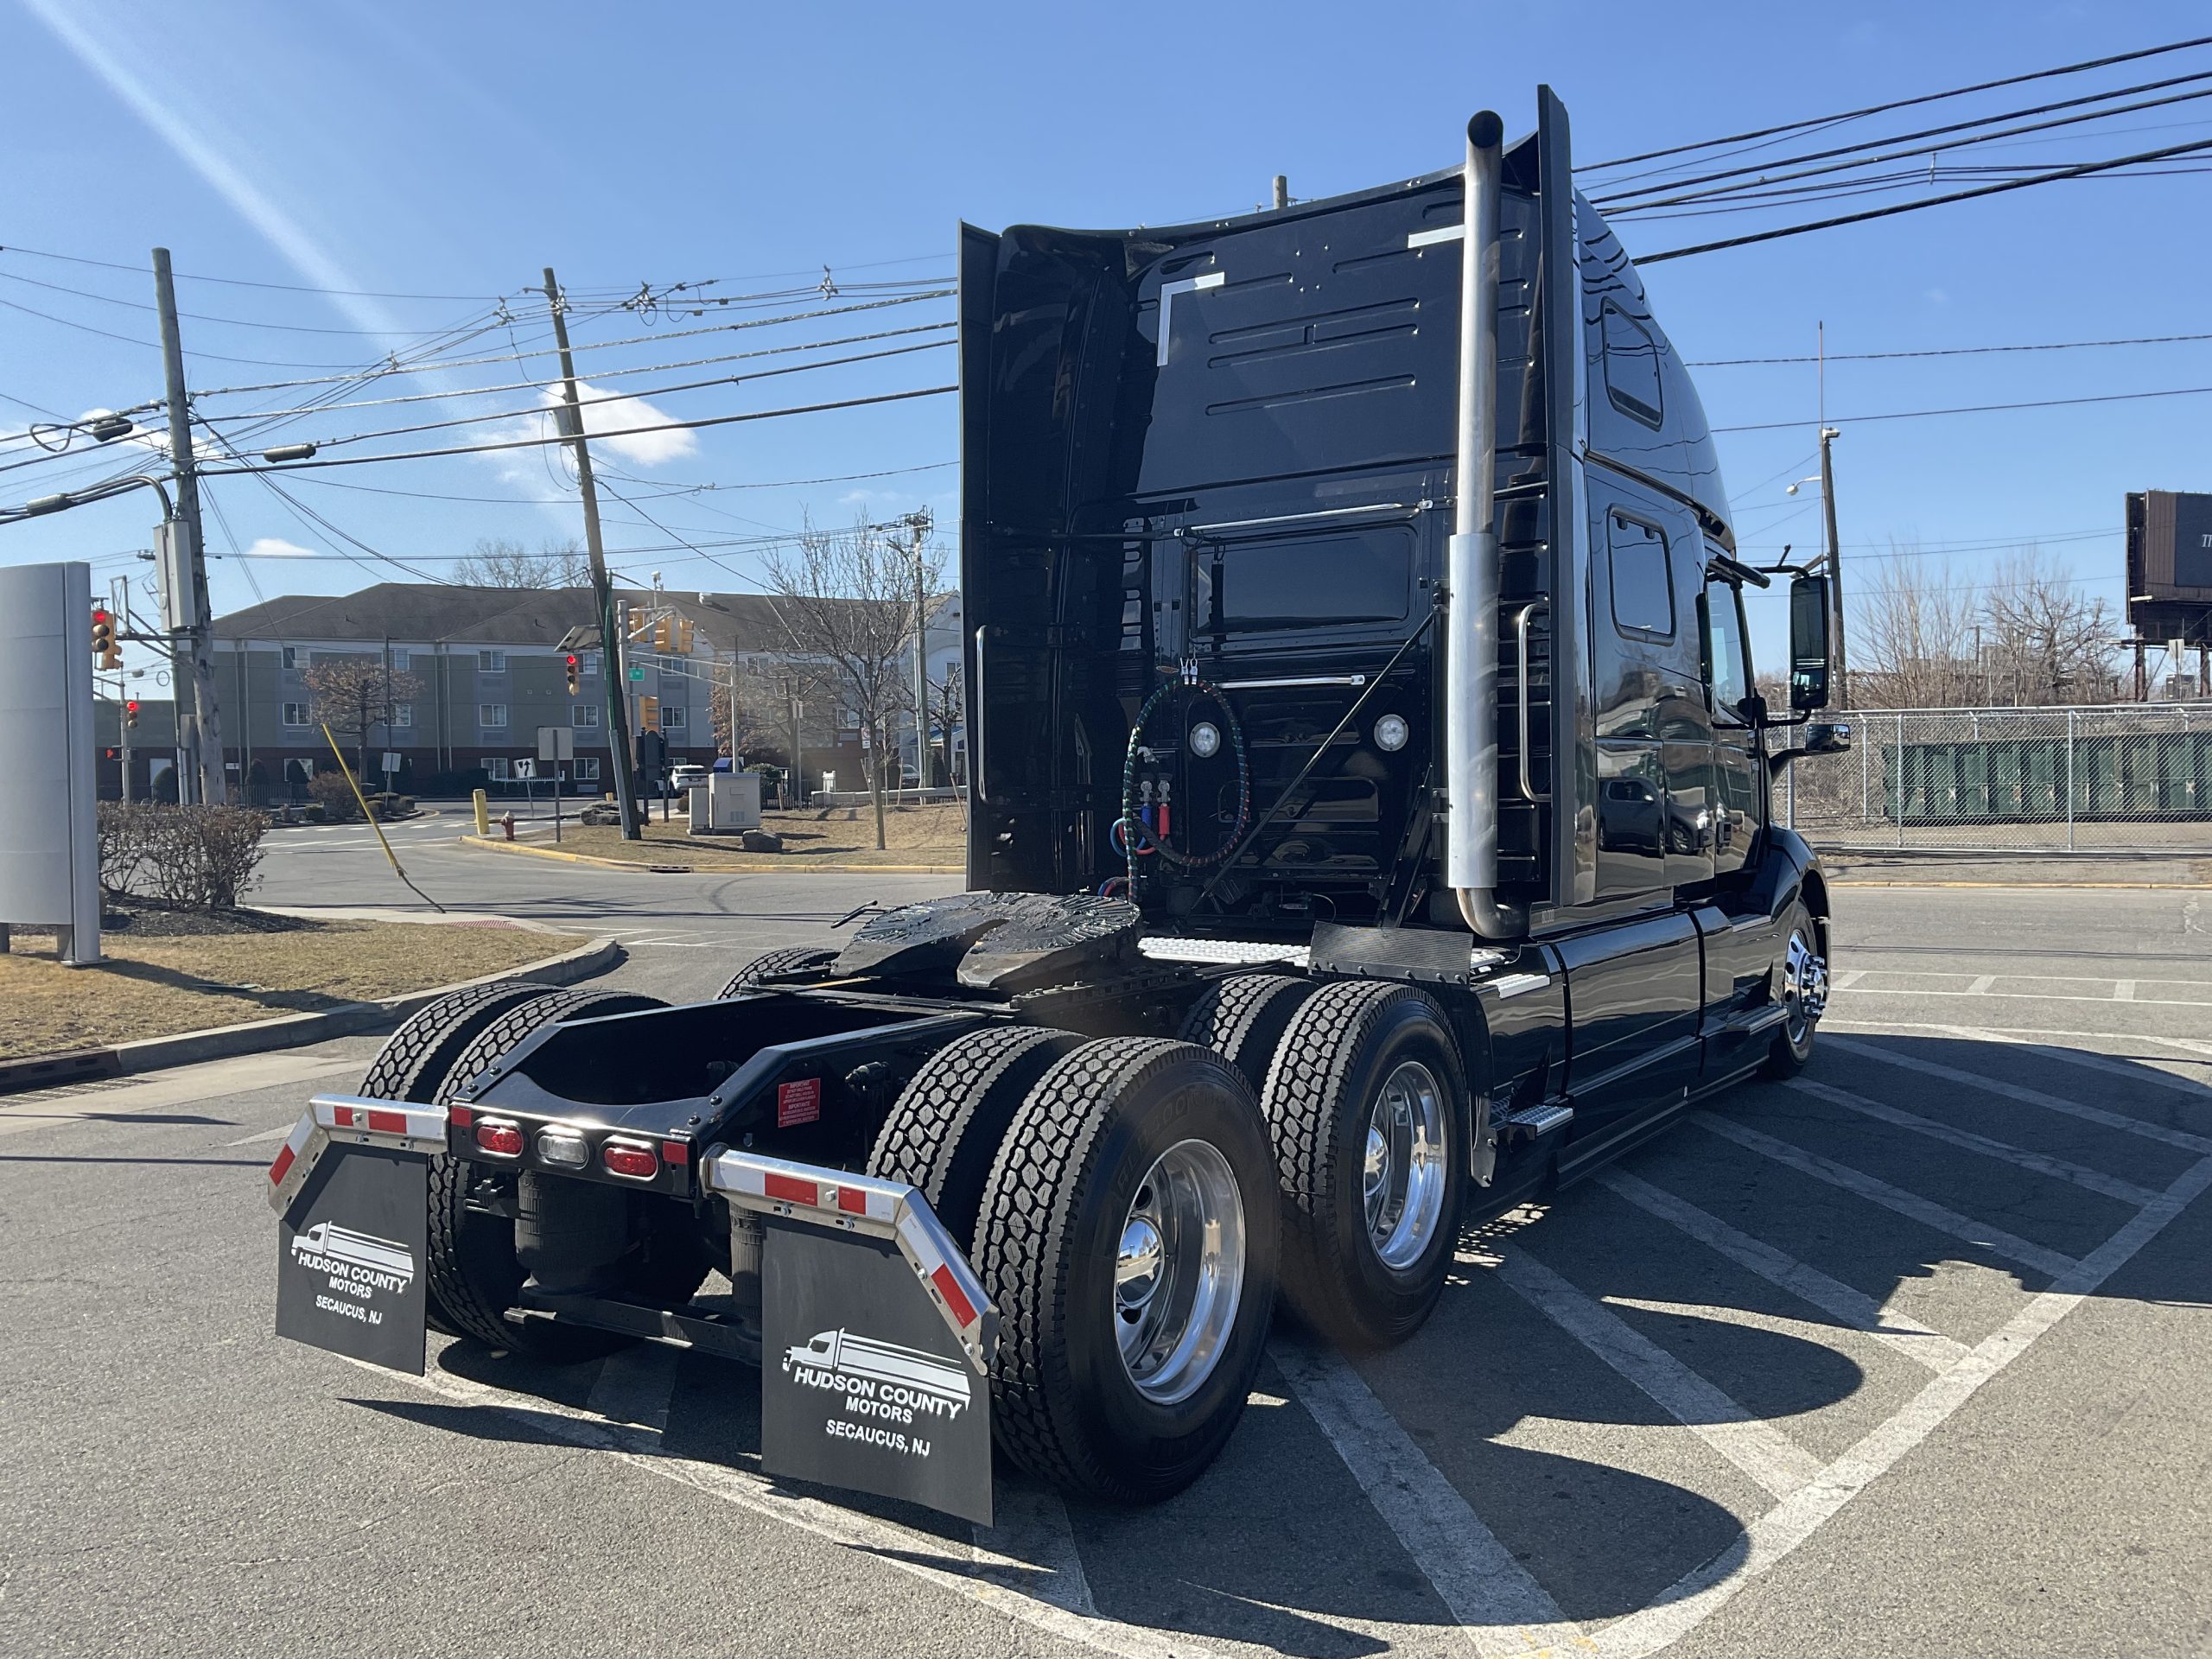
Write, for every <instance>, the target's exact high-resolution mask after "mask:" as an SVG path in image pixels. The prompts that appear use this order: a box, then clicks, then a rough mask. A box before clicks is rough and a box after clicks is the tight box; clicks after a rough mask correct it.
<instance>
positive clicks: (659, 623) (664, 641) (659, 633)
mask: <svg viewBox="0 0 2212 1659" xmlns="http://www.w3.org/2000/svg"><path fill="white" fill-rule="evenodd" d="M675 632H676V631H675V628H674V626H673V625H672V624H671V622H670V621H669V620H668V618H666V617H660V618H658V619H657V620H655V621H654V623H653V649H654V650H655V651H658V652H665V651H667V650H668V649H669V646H670V643H671V639H673V637H674V635H675Z"/></svg>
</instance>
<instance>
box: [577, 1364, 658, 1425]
mask: <svg viewBox="0 0 2212 1659" xmlns="http://www.w3.org/2000/svg"><path fill="white" fill-rule="evenodd" d="M676 1360H677V1351H676V1350H675V1349H673V1348H671V1347H669V1346H668V1345H667V1344H664V1343H658V1342H641V1343H639V1344H637V1346H635V1347H634V1348H618V1349H616V1350H615V1351H613V1353H611V1354H609V1355H608V1356H607V1358H606V1359H605V1360H604V1361H603V1362H601V1365H600V1368H599V1380H598V1381H597V1382H595V1383H593V1384H592V1385H591V1395H590V1397H589V1398H588V1400H587V1401H586V1402H584V1406H585V1409H586V1410H588V1411H591V1412H594V1413H596V1414H598V1415H600V1416H601V1417H604V1418H606V1419H607V1421H609V1422H614V1423H634V1424H635V1425H636V1426H637V1427H639V1428H643V1429H649V1430H651V1431H652V1433H655V1434H658V1433H662V1432H664V1430H665V1429H666V1428H667V1427H668V1406H669V1402H670V1400H671V1398H673V1397H674V1395H675V1393H676Z"/></svg>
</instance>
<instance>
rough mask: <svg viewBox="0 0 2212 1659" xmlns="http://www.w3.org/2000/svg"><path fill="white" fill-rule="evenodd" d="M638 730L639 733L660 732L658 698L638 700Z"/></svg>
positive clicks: (641, 698) (640, 698)
mask: <svg viewBox="0 0 2212 1659" xmlns="http://www.w3.org/2000/svg"><path fill="white" fill-rule="evenodd" d="M638 729H639V731H641V732H657V731H658V730H660V699H659V698H658V697H639V699H638Z"/></svg>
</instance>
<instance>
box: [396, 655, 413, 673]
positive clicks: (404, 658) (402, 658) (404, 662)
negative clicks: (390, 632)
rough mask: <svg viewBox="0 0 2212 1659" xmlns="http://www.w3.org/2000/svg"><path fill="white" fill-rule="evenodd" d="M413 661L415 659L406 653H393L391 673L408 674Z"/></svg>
mask: <svg viewBox="0 0 2212 1659" xmlns="http://www.w3.org/2000/svg"><path fill="white" fill-rule="evenodd" d="M413 661H414V658H412V657H410V655H409V654H408V653H407V652H404V651H395V652H392V653H391V671H392V672H393V673H395V674H404V673H405V672H407V669H408V665H409V664H410V663H411V662H413Z"/></svg>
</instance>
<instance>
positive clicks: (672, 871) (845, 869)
mask: <svg viewBox="0 0 2212 1659" xmlns="http://www.w3.org/2000/svg"><path fill="white" fill-rule="evenodd" d="M461 845H463V846H464V847H475V848H478V849H481V850H483V851H485V852H487V853H523V854H525V855H528V856H530V857H531V858H557V859H559V860H560V861H562V862H563V863H566V864H593V865H596V866H598V867H599V868H601V869H603V870H632V871H635V872H637V873H638V874H642V875H811V874H820V875H965V874H968V871H967V867H966V866H964V865H960V864H800V865H796V866H794V867H793V868H790V869H760V868H755V867H753V866H750V865H733V864H639V863H635V862H633V861H631V860H629V859H626V858H601V857H598V856H597V855H594V854H591V853H569V852H563V851H561V850H560V849H557V848H552V847H532V846H529V845H527V844H525V843H524V842H519V841H486V840H484V839H482V838H481V837H480V836H461ZM761 856H763V857H766V856H767V855H766V854H763V855H761Z"/></svg>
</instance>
